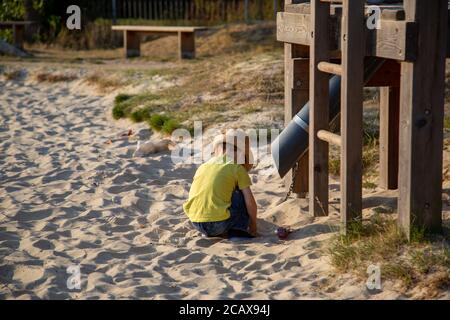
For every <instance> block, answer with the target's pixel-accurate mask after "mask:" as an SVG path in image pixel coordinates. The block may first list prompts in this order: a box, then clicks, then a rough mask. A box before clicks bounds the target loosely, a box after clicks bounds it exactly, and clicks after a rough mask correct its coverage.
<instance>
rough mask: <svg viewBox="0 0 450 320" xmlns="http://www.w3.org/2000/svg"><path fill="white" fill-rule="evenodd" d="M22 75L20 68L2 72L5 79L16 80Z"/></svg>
mask: <svg viewBox="0 0 450 320" xmlns="http://www.w3.org/2000/svg"><path fill="white" fill-rule="evenodd" d="M21 76H22V70H18V69H14V70H7V71H4V72H3V77H4V78H5V79H6V80H9V81H13V80H18V79H20V77H21Z"/></svg>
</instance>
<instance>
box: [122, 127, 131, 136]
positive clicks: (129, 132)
mask: <svg viewBox="0 0 450 320" xmlns="http://www.w3.org/2000/svg"><path fill="white" fill-rule="evenodd" d="M133 134H134V132H133V129H130V130H128V132H126V133H123V134H122V137H131V136H132V135H133Z"/></svg>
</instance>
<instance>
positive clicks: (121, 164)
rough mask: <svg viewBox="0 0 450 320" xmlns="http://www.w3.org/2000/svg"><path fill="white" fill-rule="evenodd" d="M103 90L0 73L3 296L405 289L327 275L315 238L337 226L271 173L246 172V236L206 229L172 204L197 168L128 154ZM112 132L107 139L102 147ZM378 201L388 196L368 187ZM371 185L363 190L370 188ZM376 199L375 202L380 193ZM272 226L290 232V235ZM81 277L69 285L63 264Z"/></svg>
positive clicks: (131, 142)
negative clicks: (249, 237)
mask: <svg viewBox="0 0 450 320" xmlns="http://www.w3.org/2000/svg"><path fill="white" fill-rule="evenodd" d="M111 101H112V98H111V96H107V97H103V96H100V95H95V94H93V93H92V92H91V91H89V90H86V88H84V89H83V88H82V87H78V88H77V89H74V87H73V86H69V85H67V84H53V85H38V84H35V83H29V82H26V83H22V82H20V81H2V80H0V121H1V122H0V170H1V171H0V298H2V299H5V298H7V299H17V298H18V299H30V298H44V299H49V298H50V299H66V298H81V299H95V298H101V299H112V298H114V299H123V298H133V299H134V298H141V299H180V298H186V299H215V298H220V299H245V298H252V299H267V298H269V299H305V298H314V299H329V298H331V299H351V298H362V299H366V298H370V299H372V298H373V299H386V298H402V295H401V294H400V293H398V292H396V291H395V290H394V289H392V286H390V284H389V283H386V284H385V285H384V288H383V291H382V292H381V293H378V294H370V293H369V292H368V291H367V290H366V287H365V283H364V282H362V281H361V280H357V279H356V278H354V277H352V276H351V275H343V276H342V275H341V276H336V275H335V274H334V272H333V270H332V268H331V266H330V264H329V261H328V258H327V256H326V255H325V254H324V252H323V249H321V243H322V242H323V241H325V240H327V239H328V238H329V237H331V236H332V235H333V232H334V230H335V226H336V225H337V223H338V215H337V212H336V209H337V203H338V201H337V198H336V197H337V193H336V184H332V185H331V190H332V197H333V201H332V203H331V205H332V213H331V215H330V217H327V218H318V219H314V218H311V217H310V216H309V215H308V214H307V202H306V201H305V200H301V199H290V200H288V201H287V202H284V203H280V202H281V199H282V197H283V196H284V194H285V188H284V187H283V184H282V181H281V180H280V179H279V178H278V177H276V176H275V175H272V176H271V175H261V174H259V173H260V172H262V170H265V169H267V164H266V165H264V164H262V165H260V166H259V167H258V168H256V170H255V171H254V172H253V173H252V175H251V176H252V179H253V183H254V188H253V189H254V193H255V197H256V199H257V202H258V206H259V207H260V212H261V213H260V221H259V224H258V226H259V231H260V234H261V236H260V237H259V238H257V239H256V240H254V241H241V242H230V241H228V240H221V239H206V238H203V237H201V236H200V234H199V233H197V232H196V231H194V230H192V228H191V227H190V225H189V223H188V220H187V218H186V216H185V215H184V213H183V211H182V204H183V202H184V201H185V199H186V197H187V195H188V191H189V186H190V182H191V180H192V177H193V174H194V172H195V169H196V166H195V165H189V164H181V165H174V164H173V162H172V161H171V159H170V153H163V154H158V155H154V156H149V157H145V158H133V157H132V153H133V147H134V146H135V145H136V139H137V137H136V136H133V137H131V138H128V137H122V136H121V135H122V134H123V133H124V132H127V131H128V129H129V128H133V129H134V130H135V131H136V132H138V135H137V136H138V137H140V138H143V139H145V138H148V135H149V132H148V130H146V129H144V127H145V125H130V123H128V122H125V121H119V122H117V121H112V119H111V118H110V116H109V114H110V108H111ZM108 140H112V143H111V144H107V143H106V142H107V141H108ZM374 193H375V197H374V198H376V199H378V200H377V201H378V203H377V204H378V205H379V204H380V203H381V204H382V203H391V204H392V203H395V193H392V192H391V193H386V192H384V193H383V192H381V191H374ZM373 195H374V194H372V196H373ZM380 201H381V202H380ZM277 226H290V227H292V228H294V229H295V230H296V231H295V232H294V233H293V234H292V236H291V239H290V240H289V241H280V240H278V238H277V237H276V235H275V230H276V228H277ZM72 265H76V266H80V271H81V288H80V289H79V290H77V289H74V290H70V289H68V287H67V280H68V278H69V277H70V276H71V275H70V274H69V273H67V268H68V267H69V266H72Z"/></svg>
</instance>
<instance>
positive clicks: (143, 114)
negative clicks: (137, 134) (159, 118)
mask: <svg viewBox="0 0 450 320" xmlns="http://www.w3.org/2000/svg"><path fill="white" fill-rule="evenodd" d="M150 117H151V116H150V111H149V108H141V109H137V110H134V111H133V112H131V113H130V115H129V118H130V120H131V121H133V122H135V123H139V122H143V121H147V120H149V119H150Z"/></svg>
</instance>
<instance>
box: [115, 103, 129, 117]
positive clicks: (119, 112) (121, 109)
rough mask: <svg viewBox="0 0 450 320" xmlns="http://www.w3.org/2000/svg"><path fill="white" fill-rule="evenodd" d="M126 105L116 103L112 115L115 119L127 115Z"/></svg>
mask: <svg viewBox="0 0 450 320" xmlns="http://www.w3.org/2000/svg"><path fill="white" fill-rule="evenodd" d="M126 109H127V108H126V106H124V105H123V104H120V103H118V104H116V105H114V107H113V109H112V116H113V118H114V119H115V120H119V119H122V118H125V117H126Z"/></svg>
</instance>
